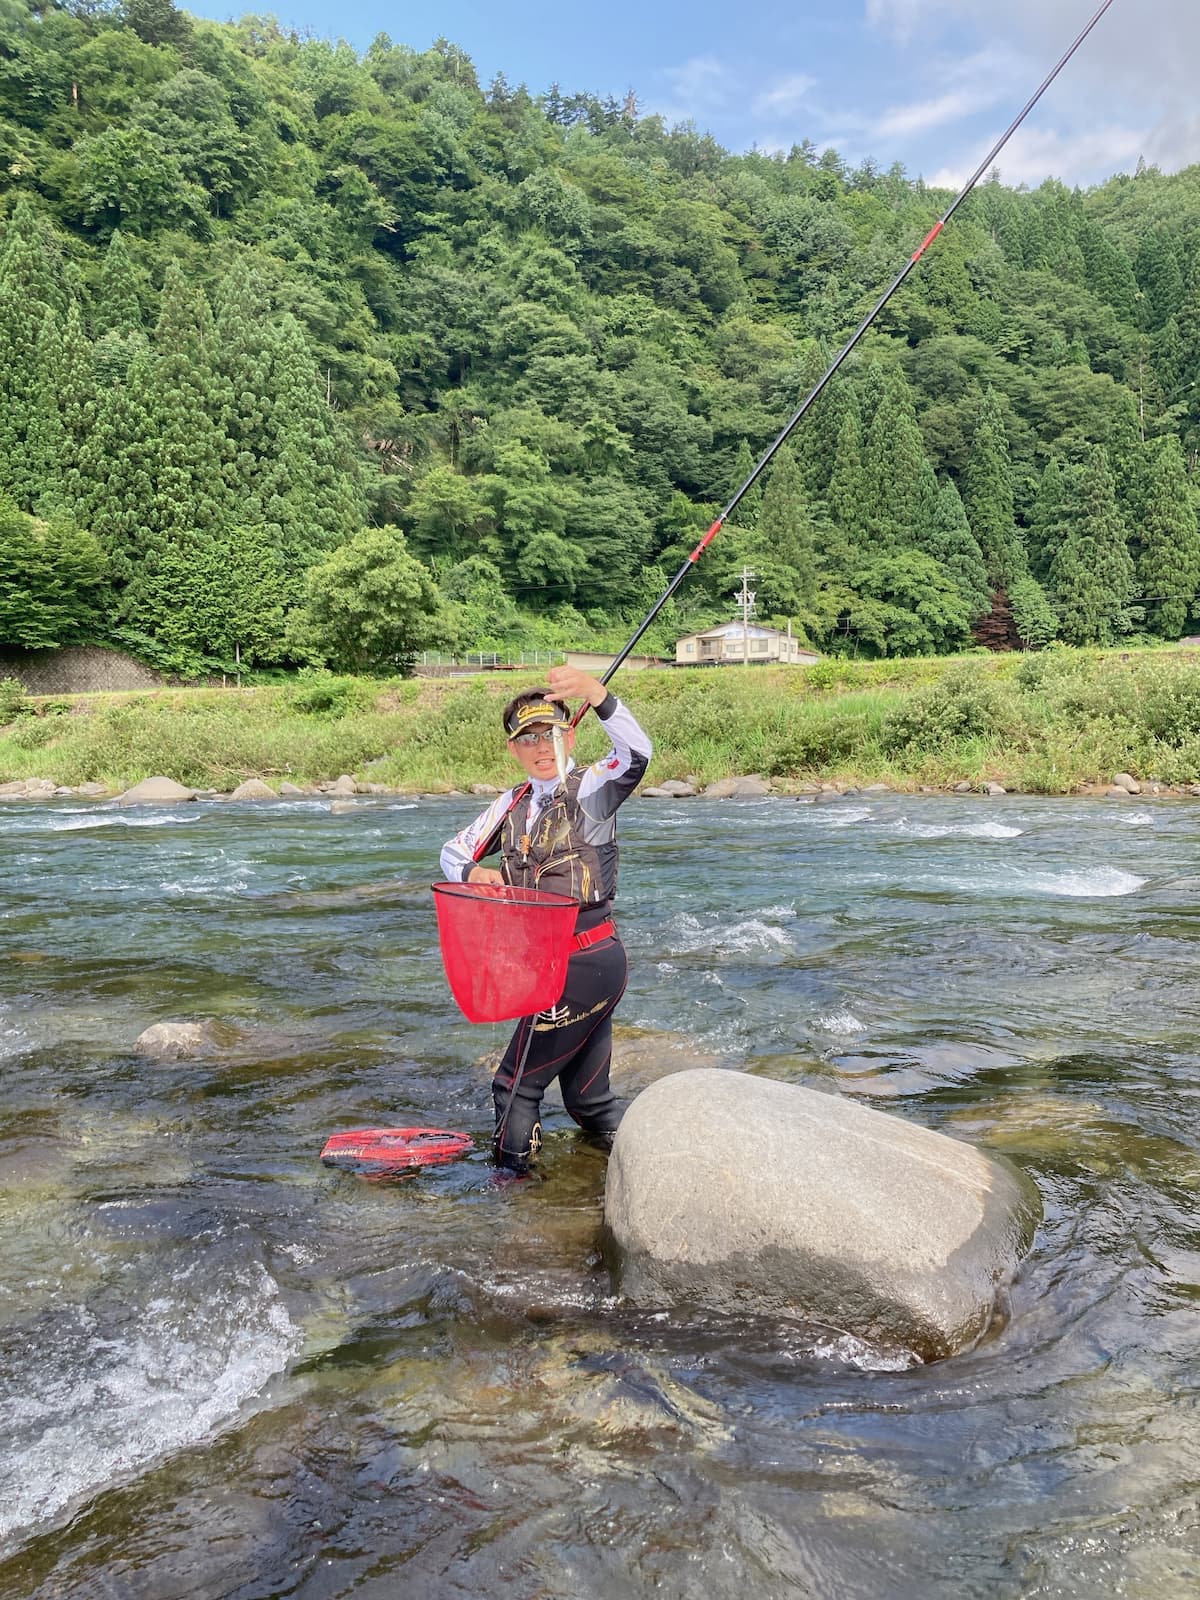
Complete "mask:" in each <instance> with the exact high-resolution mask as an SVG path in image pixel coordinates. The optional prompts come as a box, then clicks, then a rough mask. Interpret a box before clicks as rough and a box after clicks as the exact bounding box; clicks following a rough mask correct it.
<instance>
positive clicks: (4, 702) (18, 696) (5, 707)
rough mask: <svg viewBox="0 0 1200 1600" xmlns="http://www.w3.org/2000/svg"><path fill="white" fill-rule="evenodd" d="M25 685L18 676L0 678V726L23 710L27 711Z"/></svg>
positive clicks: (10, 720) (11, 720)
mask: <svg viewBox="0 0 1200 1600" xmlns="http://www.w3.org/2000/svg"><path fill="white" fill-rule="evenodd" d="M28 709H29V702H28V701H27V700H26V698H25V685H24V684H23V683H22V682H21V681H20V679H19V678H2V679H0V727H3V725H4V724H5V723H6V722H13V721H14V720H15V719H16V718H17V717H19V716H20V715H21V713H22V712H23V711H28Z"/></svg>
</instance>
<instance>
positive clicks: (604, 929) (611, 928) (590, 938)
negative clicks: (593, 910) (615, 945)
mask: <svg viewBox="0 0 1200 1600" xmlns="http://www.w3.org/2000/svg"><path fill="white" fill-rule="evenodd" d="M616 937H617V925H616V923H615V922H614V921H613V920H612V918H611V917H609V918H608V920H607V921H606V922H598V923H597V924H596V926H595V927H594V928H589V929H588V930H587V932H586V933H577V934H576V935H575V948H576V950H587V949H588V948H589V947H590V946H591V945H594V944H602V943H603V941H604V940H605V939H615V938H616Z"/></svg>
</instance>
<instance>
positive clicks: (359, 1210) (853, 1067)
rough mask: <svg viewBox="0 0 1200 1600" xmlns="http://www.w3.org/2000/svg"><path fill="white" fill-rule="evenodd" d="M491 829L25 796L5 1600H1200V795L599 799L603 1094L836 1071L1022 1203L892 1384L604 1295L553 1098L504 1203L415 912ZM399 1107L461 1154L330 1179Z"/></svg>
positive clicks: (11, 1212) (9, 1240) (816, 1353)
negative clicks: (658, 1084)
mask: <svg viewBox="0 0 1200 1600" xmlns="http://www.w3.org/2000/svg"><path fill="white" fill-rule="evenodd" d="M473 810H474V805H473V803H472V802H470V801H463V800H455V799H438V800H420V801H408V802H406V801H400V800H384V799H380V800H376V801H370V802H363V803H362V804H361V806H360V807H359V808H358V809H357V810H356V811H354V812H353V813H351V814H344V815H337V816H335V815H332V814H331V813H330V811H329V809H328V806H327V805H326V804H325V803H323V802H320V803H318V802H312V803H308V802H296V803H293V804H291V805H288V806H282V805H278V806H276V805H267V806H257V807H256V806H253V805H238V806H235V805H231V804H227V803H226V804H215V803H214V804H200V805H192V806H184V807H180V808H179V809H177V810H165V809H157V808H156V809H146V810H139V811H120V810H118V809H117V808H116V807H115V806H111V805H99V806H84V805H83V804H82V803H75V802H67V803H64V804H56V805H53V806H45V807H41V806H39V807H33V806H26V805H15V804H14V805H10V806H9V807H7V808H6V809H4V810H3V811H0V1240H2V1244H0V1420H2V1421H3V1423H4V1437H5V1444H6V1449H5V1451H4V1453H3V1456H2V1457H0V1596H3V1597H4V1600H9V1597H11V1600H50V1597H62V1596H68V1595H69V1596H71V1597H72V1600H77V1597H84V1600H87V1597H92V1596H96V1597H101V1596H103V1597H121V1600H125V1597H130V1600H172V1597H176V1596H178V1597H184V1596H188V1597H196V1600H216V1597H230V1600H233V1597H237V1600H252V1597H254V1600H259V1597H261V1600H266V1597H269V1596H284V1595H287V1596H298V1597H303V1600H317V1597H320V1600H335V1597H338V1596H344V1595H351V1594H353V1595H356V1596H370V1597H380V1600H382V1597H392V1596H401V1595H404V1596H406V1595H410V1594H411V1595H413V1596H433V1597H440V1596H476V1595H478V1596H483V1595H487V1596H489V1597H491V1600H506V1597H512V1600H532V1597H538V1600H552V1597H553V1600H558V1597H561V1600H583V1597H587V1600H590V1597H593V1596H595V1597H601V1596H603V1597H605V1600H608V1597H624V1596H629V1597H635V1596H643V1595H647V1594H651V1593H654V1594H663V1595H667V1596H679V1597H687V1600H690V1597H692V1596H696V1597H701V1596H706V1597H707V1596H721V1597H723V1596H729V1597H737V1600H774V1597H777V1596H783V1595H797V1596H813V1597H821V1600H826V1597H828V1600H844V1597H854V1596H862V1597H876V1596H878V1597H881V1600H882V1597H889V1600H890V1597H910V1596H911V1597H912V1600H925V1597H939V1600H941V1597H945V1600H952V1597H953V1600H963V1597H973V1596H980V1597H985V1596H986V1597H988V1600H997V1597H1008V1596H1013V1597H1016V1596H1021V1597H1026V1596H1047V1597H1049V1596H1068V1597H1073V1596H1078V1597H1080V1600H1084V1597H1089V1600H1090V1597H1098V1596H1130V1597H1145V1600H1176V1597H1182V1596H1185V1595H1191V1594H1194V1593H1198V1592H1200V1513H1198V1511H1197V1501H1198V1495H1200V1315H1198V1312H1200V1304H1198V1302H1200V1214H1198V1202H1200V1150H1198V1147H1200V1134H1198V1132H1197V1121H1198V1113H1200V1103H1198V1089H1200V1049H1198V1046H1197V1042H1196V1041H1197V1033H1198V1029H1200V984H1198V983H1197V964H1196V950H1197V944H1196V939H1197V920H1196V911H1195V907H1196V901H1197V898H1198V895H1200V809H1198V808H1197V807H1196V806H1195V805H1192V804H1187V803H1183V802H1169V801H1141V800H1135V801H1131V802H1129V803H1128V804H1117V803H1106V802H1097V801H1089V802H1083V801H1078V802H1076V801H1049V800H1032V799H1018V798H1012V797H1010V798H1008V799H1003V800H982V799H980V798H978V797H954V798H941V797H924V796H923V797H920V798H912V797H898V796H887V795H884V796H874V795H872V796H849V797H845V798H843V799H841V800H838V801H832V802H829V803H827V804H813V803H802V802H796V801H788V800H768V801H762V802H723V803H713V802H705V801H693V802H690V803H689V802H679V803H673V802H672V803H668V802H653V801H636V800H635V801H633V802H631V803H630V804H629V805H628V806H627V807H626V810H625V812H624V814H623V831H622V837H623V842H624V864H623V868H622V893H621V904H620V910H621V917H620V921H621V924H622V929H623V932H624V935H625V937H626V942H627V944H628V946H629V950H630V955H631V959H632V963H633V972H632V977H631V982H630V988H629V991H628V993H627V996H626V999H625V1001H624V1004H623V1006H622V1009H621V1013H620V1016H621V1018H622V1021H623V1023H624V1024H625V1026H626V1029H627V1030H636V1033H633V1032H632V1031H631V1032H630V1033H629V1034H627V1037H626V1039H625V1041H624V1062H625V1065H624V1067H623V1069H622V1075H623V1082H624V1087H625V1089H626V1091H627V1092H628V1093H631V1094H632V1093H635V1092H636V1091H637V1089H639V1088H640V1087H642V1086H644V1084H645V1083H646V1082H648V1081H649V1080H650V1079H651V1078H652V1077H653V1076H655V1075H656V1074H658V1073H660V1072H662V1071H664V1070H670V1069H672V1068H676V1067H679V1066H683V1065H690V1064H693V1063H695V1062H706V1063H716V1064H720V1065H726V1066H729V1067H730V1068H733V1069H736V1070H742V1071H747V1072H753V1073H761V1074H765V1075H767V1076H771V1077H777V1078H783V1079H788V1080H791V1081H796V1082H808V1083H815V1082H820V1083H821V1084H822V1085H823V1086H825V1087H830V1086H831V1085H832V1086H836V1087H837V1088H838V1089H839V1090H840V1092H842V1093H844V1094H847V1095H852V1096H856V1097H864V1098H869V1099H870V1101H871V1102H872V1103H874V1104H876V1105H877V1106H880V1107H882V1108H884V1109H887V1110H890V1111H892V1112H894V1113H897V1114H899V1115H901V1116H904V1117H908V1118H912V1119H914V1120H916V1121H919V1122H922V1123H925V1124H927V1125H928V1126H930V1127H935V1128H939V1129H943V1130H945V1131H946V1132H949V1133H953V1134H956V1135H958V1136H960V1137H963V1138H967V1139H970V1140H974V1141H977V1142H979V1143H981V1144H983V1145H986V1146H989V1147H990V1148H992V1149H995V1150H1000V1151H1003V1152H1005V1153H1006V1154H1007V1155H1009V1156H1010V1157H1011V1158H1012V1159H1014V1160H1015V1161H1017V1162H1018V1163H1019V1164H1020V1165H1021V1166H1022V1167H1023V1168H1024V1169H1025V1170H1026V1171H1027V1172H1028V1173H1029V1174H1030V1175H1031V1177H1032V1178H1033V1179H1034V1181H1035V1182H1036V1183H1037V1185H1038V1187H1039V1189H1040V1191H1041V1194H1042V1198H1043V1203H1044V1206H1045V1221H1044V1223H1043V1225H1042V1227H1041V1229H1040V1231H1039V1233H1038V1236H1037V1240H1036V1243H1035V1246H1034V1250H1033V1253H1032V1255H1031V1257H1030V1258H1029V1260H1028V1261H1027V1263H1026V1264H1025V1267H1024V1269H1023V1272H1022V1274H1021V1276H1020V1278H1019V1280H1018V1282H1017V1284H1016V1286H1015V1289H1014V1293H1013V1297H1012V1304H1011V1308H1010V1309H1011V1315H1010V1317H1009V1320H1008V1321H1007V1323H1006V1324H1005V1326H1004V1327H1003V1328H1002V1329H999V1330H998V1331H997V1332H996V1333H995V1334H994V1335H993V1336H992V1337H991V1338H989V1339H988V1340H987V1341H985V1342H984V1343H983V1344H982V1345H981V1346H980V1347H979V1348H978V1349H976V1350H974V1351H973V1352H971V1353H970V1354H968V1355H965V1356H962V1357H959V1358H957V1359H954V1360H950V1361H946V1362H943V1363H940V1364H938V1365H935V1366H927V1367H917V1368H907V1369H903V1370H889V1366H891V1367H892V1368H894V1367H895V1363H890V1364H889V1363H888V1362H887V1361H885V1360H883V1359H881V1358H880V1356H879V1355H878V1353H876V1352H872V1351H871V1350H870V1349H868V1348H866V1347H864V1346H860V1345H857V1344H856V1343H854V1341H852V1340H849V1339H837V1338H833V1337H818V1336H816V1335H814V1333H813V1332H812V1331H811V1330H805V1329H802V1328H798V1327H795V1326H792V1325H788V1324H779V1323H772V1322H765V1321H764V1322H760V1321H754V1320H747V1321H745V1322H741V1323H738V1324H736V1325H734V1324H730V1323H729V1322H727V1321H722V1320H720V1319H717V1318H710V1319H697V1317H696V1316H695V1315H694V1314H688V1315H685V1314H683V1313H681V1312H673V1311H663V1312H660V1313H658V1314H657V1315H650V1314H646V1313H635V1312H632V1311H630V1310H629V1309H628V1308H627V1307H624V1306H622V1304H621V1303H620V1302H619V1301H616V1300H614V1299H613V1298H612V1297H611V1295H610V1292H609V1283H608V1279H607V1276H606V1274H605V1271H604V1269H603V1266H602V1263H601V1260H600V1256H599V1253H598V1247H597V1244H598V1231H599V1224H600V1202H601V1195H602V1192H603V1181H604V1162H603V1158H602V1157H601V1156H600V1155H599V1154H598V1153H597V1152H595V1151H593V1150H591V1149H589V1148H586V1147H583V1146H581V1145H580V1144H578V1143H577V1141H576V1139H575V1137H574V1135H573V1133H572V1132H571V1131H570V1124H569V1123H568V1121H567V1120H566V1118H565V1117H564V1115H563V1113H562V1112H561V1109H559V1108H557V1106H556V1107H555V1108H554V1109H552V1110H551V1114H550V1116H549V1118H548V1121H547V1128H548V1142H547V1150H546V1155H545V1160H544V1163H543V1167H542V1174H541V1178H540V1180H538V1181H532V1182H529V1183H524V1184H517V1185H511V1184H509V1185H502V1184H497V1183H496V1182H495V1181H494V1180H493V1178H492V1175H491V1172H490V1169H489V1167H488V1165H487V1163H486V1160H485V1154H484V1152H485V1148H486V1137H487V1132H488V1129H489V1125H490V1094H489V1088H488V1080H487V1071H486V1066H485V1065H484V1063H483V1058H484V1057H485V1056H486V1054H487V1052H489V1051H490V1050H492V1049H494V1048H495V1047H496V1046H498V1045H499V1044H500V1043H501V1042H502V1039H503V1030H502V1029H501V1028H494V1029H493V1028H472V1027H470V1026H469V1025H468V1024H466V1023H465V1022H464V1021H462V1020H461V1018H460V1017H459V1016H458V1014H457V1012H456V1010H455V1008H454V1006H453V1003H452V1001H451V1000H450V998H449V995H448V992H447V990H446V988H445V983H444V979H443V978H442V975H441V968H440V963H439V961H438V956H437V948H436V936H435V930H434V923H433V915H432V907H431V899H430V896H429V892H428V884H429V881H430V879H431V877H432V876H434V875H436V857H437V848H438V846H439V844H440V842H441V840H442V839H443V838H444V837H445V836H446V835H447V834H448V833H450V832H452V831H453V830H454V829H455V828H456V827H457V826H458V825H459V824H460V823H461V822H462V821H464V820H465V819H466V818H467V817H468V816H469V815H471V814H472V813H473ZM209 1017H213V1018H220V1019H222V1020H223V1021H224V1022H225V1023H227V1024H229V1025H230V1026H229V1027H228V1028H227V1029H226V1031H225V1032H224V1034H223V1035H222V1040H221V1043H220V1045H219V1048H217V1049H216V1050H215V1052H214V1053H213V1054H211V1055H210V1056H209V1057H208V1058H207V1059H204V1060H197V1061H190V1062H178V1063H166V1064H164V1063H150V1062H146V1061H143V1060H141V1059H139V1058H138V1057H137V1056H136V1055H135V1054H134V1053H133V1050H132V1045H133V1041H134V1040H135V1039H136V1038H137V1036H138V1034H139V1033H140V1032H141V1031H142V1030H143V1029H144V1028H146V1027H147V1026H148V1025H149V1024H151V1023H153V1022H156V1021H160V1020H163V1019H167V1018H196V1019H199V1018H209ZM410 1122H415V1123H423V1124H433V1125H440V1126H446V1127H452V1128H462V1129H465V1130H466V1131H468V1132H470V1133H472V1134H474V1135H476V1136H477V1139H478V1148H477V1150H476V1151H475V1153H474V1154H473V1155H472V1156H470V1157H469V1158H468V1159H466V1160H463V1161H460V1162H458V1163H457V1164H455V1165H453V1166H450V1167H445V1168H440V1169H431V1170H428V1171H426V1172H424V1173H422V1174H421V1175H420V1176H418V1177H415V1178H409V1179H405V1180H402V1181H395V1182H390V1183H374V1184H372V1183H367V1182H364V1181H362V1180H361V1179H360V1178H357V1177H354V1176H351V1175H348V1174H344V1173H337V1172H332V1171H330V1170H328V1169H326V1168H324V1167H322V1166H321V1164H320V1163H319V1161H318V1159H317V1155H318V1152H319V1150H320V1147H321V1144H322V1143H323V1141H324V1139H325V1137H326V1136H327V1135H328V1134H329V1133H330V1132H333V1131H335V1130H337V1129H341V1128H349V1127H355V1126H362V1125H366V1124H372V1123H392V1124H398V1123H410ZM745 1161H746V1182H747V1183H748V1184H752V1183H753V1182H754V1181H755V1174H754V1153H753V1151H752V1150H747V1151H746V1152H745Z"/></svg>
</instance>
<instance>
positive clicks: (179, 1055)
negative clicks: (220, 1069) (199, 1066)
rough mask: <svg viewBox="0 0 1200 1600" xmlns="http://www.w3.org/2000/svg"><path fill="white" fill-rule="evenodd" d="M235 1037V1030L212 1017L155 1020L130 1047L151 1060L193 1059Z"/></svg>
mask: <svg viewBox="0 0 1200 1600" xmlns="http://www.w3.org/2000/svg"><path fill="white" fill-rule="evenodd" d="M236 1037H237V1032H236V1030H235V1029H233V1028H231V1027H230V1026H229V1024H228V1023H222V1022H218V1021H217V1020H216V1018H215V1017H206V1018H205V1020H204V1021H203V1022H155V1023H153V1024H152V1025H151V1026H150V1027H149V1028H147V1029H146V1030H145V1032H144V1033H140V1034H139V1035H138V1037H137V1038H136V1039H135V1040H134V1042H133V1048H134V1051H135V1053H136V1054H137V1055H139V1056H149V1057H150V1058H151V1059H152V1060H154V1061H192V1060H194V1059H195V1058H196V1057H197V1056H204V1055H209V1054H211V1053H212V1052H213V1051H214V1050H220V1049H222V1048H224V1047H227V1046H228V1045H229V1044H230V1042H231V1041H232V1040H233V1039H235V1038H236Z"/></svg>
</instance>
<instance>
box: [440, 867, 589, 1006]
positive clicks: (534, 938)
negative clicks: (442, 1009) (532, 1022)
mask: <svg viewBox="0 0 1200 1600" xmlns="http://www.w3.org/2000/svg"><path fill="white" fill-rule="evenodd" d="M432 887H433V900H434V906H435V909H436V911H437V921H438V941H439V943H440V945H441V951H442V965H443V966H444V967H445V970H446V981H447V982H448V983H449V985H450V991H451V993H452V994H453V996H454V998H455V1000H456V1001H457V1002H458V1007H459V1010H460V1011H461V1012H462V1014H463V1016H465V1017H466V1019H467V1021H468V1022H507V1021H511V1020H512V1019H513V1018H514V1017H528V1016H532V1015H533V1014H534V1013H535V1012H538V1011H546V1010H548V1009H549V1007H551V1006H553V1005H556V1004H557V1003H558V1001H559V999H560V998H561V997H562V992H563V989H564V988H565V986H566V982H567V963H568V962H569V961H570V959H571V955H572V953H573V951H574V936H575V919H576V917H577V916H578V914H579V905H578V902H577V901H575V900H572V899H570V898H569V897H568V896H567V895H562V894H549V893H547V892H546V891H544V890H542V889H523V888H519V887H515V886H514V885H512V884H507V883H504V884H493V883H435V884H434V885H433V886H432Z"/></svg>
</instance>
